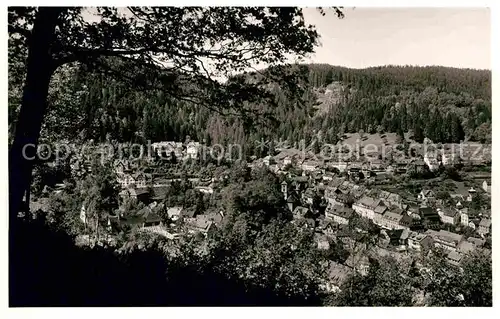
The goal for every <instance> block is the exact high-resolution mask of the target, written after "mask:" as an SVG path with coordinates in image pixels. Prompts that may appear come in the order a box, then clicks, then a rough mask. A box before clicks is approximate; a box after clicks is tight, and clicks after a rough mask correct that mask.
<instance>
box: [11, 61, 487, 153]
mask: <svg viewBox="0 0 500 319" xmlns="http://www.w3.org/2000/svg"><path fill="white" fill-rule="evenodd" d="M306 67H307V69H306V71H307V72H308V79H306V81H305V82H306V83H305V86H304V92H303V96H302V100H300V99H298V100H297V99H296V100H291V98H290V95H289V94H287V93H288V92H287V91H286V89H285V88H283V87H279V86H278V85H274V86H270V88H271V90H272V92H273V94H275V96H276V98H275V100H276V104H275V105H274V106H272V109H271V110H269V108H270V106H269V105H257V106H252V110H254V111H255V110H257V111H258V110H265V111H267V112H268V115H269V114H270V115H272V116H273V117H275V121H274V122H269V123H266V122H265V121H264V122H260V123H258V124H257V123H256V124H253V125H252V126H250V127H249V126H246V125H245V124H244V121H243V120H242V119H241V118H240V117H239V116H238V115H233V116H232V115H228V114H219V113H216V112H214V111H212V110H210V109H209V108H207V107H203V106H197V105H194V104H193V103H191V102H190V101H186V100H173V99H172V98H171V97H167V96H165V95H163V94H161V93H160V92H157V91H146V90H137V89H133V88H131V87H130V86H127V85H125V84H124V83H118V82H116V81H114V80H110V78H109V77H108V76H106V75H104V74H100V73H95V72H92V71H88V70H82V69H79V68H76V67H72V68H65V69H62V70H61V71H60V72H59V73H58V74H57V75H56V77H55V79H54V80H53V81H52V86H51V93H50V102H49V103H50V113H49V114H48V116H47V119H46V121H45V128H44V131H45V132H47V131H50V132H57V133H51V134H52V135H51V138H53V139H59V138H69V139H75V138H78V137H80V138H93V139H95V140H98V141H103V140H105V139H106V138H112V139H116V140H119V141H141V140H142V141H143V140H152V141H159V140H180V141H183V140H184V139H185V138H186V136H190V137H191V139H195V140H198V141H203V140H205V141H206V143H222V144H224V143H240V144H245V145H246V147H247V151H249V152H250V153H253V146H252V145H255V143H253V142H254V141H257V140H262V139H269V140H270V139H273V140H276V139H279V138H281V139H283V140H288V141H289V142H292V143H293V142H297V141H299V140H301V139H304V140H305V141H306V143H309V142H311V140H313V139H321V140H322V141H323V142H326V143H336V142H337V141H338V136H339V134H342V133H348V132H358V131H360V130H363V131H364V132H367V133H375V132H396V133H400V134H402V133H403V132H407V131H412V132H413V133H414V138H415V140H417V141H419V140H423V138H424V137H428V138H430V139H432V140H433V141H435V142H460V141H461V140H464V139H465V138H469V139H470V140H476V141H481V142H490V141H491V72H490V71H486V70H470V69H454V68H445V67H411V66H386V67H374V68H368V69H348V68H343V67H334V66H330V65H321V64H314V65H307V66H306ZM12 92H16V91H15V90H13V91H12ZM17 92H20V90H19V91H17ZM16 103H17V99H16V97H15V96H11V99H10V103H9V104H10V108H9V114H10V116H11V119H12V116H13V115H14V114H15V109H16V106H17V105H16ZM269 124H272V125H269ZM80 131H82V132H83V133H80V136H77V135H76V134H77V133H76V132H80ZM54 134H55V135H54ZM45 137H47V135H46V134H45ZM271 137H272V138H271ZM249 142H250V143H249Z"/></svg>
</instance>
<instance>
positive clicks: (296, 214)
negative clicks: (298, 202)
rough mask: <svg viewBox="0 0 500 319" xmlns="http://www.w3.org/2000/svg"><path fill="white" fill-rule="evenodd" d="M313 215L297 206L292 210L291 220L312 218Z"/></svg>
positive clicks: (304, 208)
mask: <svg viewBox="0 0 500 319" xmlns="http://www.w3.org/2000/svg"><path fill="white" fill-rule="evenodd" d="M313 215H314V214H313V212H312V211H311V210H310V209H309V208H307V207H302V206H297V207H295V209H294V210H293V219H294V220H299V219H304V218H312V217H313Z"/></svg>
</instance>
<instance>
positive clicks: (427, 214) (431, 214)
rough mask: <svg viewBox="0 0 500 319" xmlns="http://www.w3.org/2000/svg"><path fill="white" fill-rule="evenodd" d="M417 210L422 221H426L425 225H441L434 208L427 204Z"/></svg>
mask: <svg viewBox="0 0 500 319" xmlns="http://www.w3.org/2000/svg"><path fill="white" fill-rule="evenodd" d="M418 211H419V216H420V218H421V219H422V221H425V222H426V223H427V227H429V228H438V227H439V226H440V225H441V217H440V216H439V214H438V212H437V211H436V210H434V209H432V208H431V207H428V206H421V207H419V209H418Z"/></svg>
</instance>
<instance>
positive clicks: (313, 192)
mask: <svg viewBox="0 0 500 319" xmlns="http://www.w3.org/2000/svg"><path fill="white" fill-rule="evenodd" d="M288 180H289V181H283V182H282V184H281V191H282V193H283V196H284V198H285V200H286V204H287V207H288V209H289V210H290V212H292V215H293V220H294V223H296V224H297V225H298V226H303V227H306V228H310V229H314V230H315V232H316V233H317V234H318V236H317V244H318V248H322V249H327V248H328V240H327V239H328V238H329V237H330V238H342V239H343V240H348V239H346V238H345V236H343V235H342V233H343V232H342V229H343V228H345V227H346V226H347V225H349V223H350V221H351V219H352V217H353V216H354V215H358V216H361V217H363V218H366V219H369V220H371V221H373V223H374V224H375V225H377V226H379V228H380V229H381V235H380V236H381V238H380V242H381V243H385V244H391V245H393V246H396V248H397V249H402V250H408V249H410V250H415V251H420V250H423V249H426V248H430V247H432V246H437V247H442V246H443V245H445V246H446V245H447V246H446V247H451V246H452V245H455V246H454V247H455V248H456V249H455V250H454V252H453V253H452V254H451V256H452V257H453V258H454V260H457V258H458V257H457V256H456V254H459V255H460V256H462V257H463V255H464V254H466V253H467V252H469V251H471V250H470V249H469V248H470V247H472V246H471V244H469V242H468V241H467V240H465V239H463V236H462V235H459V234H456V233H453V232H450V231H446V230H442V228H444V227H443V226H446V225H449V226H463V227H465V226H467V227H470V228H473V229H475V231H476V236H477V237H478V238H473V237H471V240H472V241H474V246H473V248H474V249H476V248H481V247H482V245H483V244H484V238H485V236H486V235H488V234H489V233H490V231H491V219H490V218H488V217H483V218H482V219H480V221H479V222H478V221H474V222H473V221H471V220H469V214H468V209H467V208H466V207H464V206H463V205H461V204H460V201H459V202H458V203H457V206H456V207H441V206H439V205H436V201H435V197H436V195H435V194H434V192H433V191H432V190H427V189H424V190H422V191H421V192H420V194H419V195H418V198H417V203H411V204H407V203H406V202H405V200H404V199H403V198H402V197H401V196H400V195H398V194H395V193H391V192H388V191H384V190H379V189H369V188H368V187H367V186H365V185H359V184H356V183H355V182H353V181H352V180H349V179H348V178H339V177H334V178H333V179H331V180H328V181H326V183H325V181H324V180H323V181H321V182H320V183H317V180H316V178H315V177H314V175H310V176H297V177H289V178H288ZM476 192H477V191H476V190H475V189H474V188H470V189H468V190H467V194H466V196H464V197H465V198H464V199H463V201H464V203H465V202H467V201H470V200H471V197H472V195H473V194H475V193H476ZM313 204H314V205H313ZM322 208H323V209H322ZM426 229H427V231H425V230H426ZM423 231H425V232H423ZM457 238H460V240H459V241H456V243H454V242H453V240H455V239H457ZM452 239H453V240H452ZM462 242H463V243H462ZM479 243H482V244H479ZM460 258H461V257H460ZM358 266H359V265H358Z"/></svg>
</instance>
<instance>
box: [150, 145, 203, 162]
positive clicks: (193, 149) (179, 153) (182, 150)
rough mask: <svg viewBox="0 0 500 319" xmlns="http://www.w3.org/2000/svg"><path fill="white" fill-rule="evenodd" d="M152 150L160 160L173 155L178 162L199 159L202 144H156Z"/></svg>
mask: <svg viewBox="0 0 500 319" xmlns="http://www.w3.org/2000/svg"><path fill="white" fill-rule="evenodd" d="M151 147H152V149H153V150H154V152H155V153H156V155H157V156H158V157H160V158H167V159H168V158H170V157H171V156H172V155H173V156H175V158H176V159H178V160H187V159H198V156H199V154H200V149H201V144H200V143H199V142H194V141H189V142H187V143H182V142H173V141H166V142H156V143H153V144H151Z"/></svg>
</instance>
